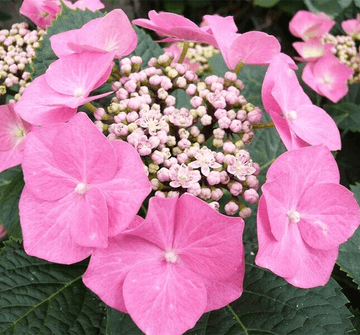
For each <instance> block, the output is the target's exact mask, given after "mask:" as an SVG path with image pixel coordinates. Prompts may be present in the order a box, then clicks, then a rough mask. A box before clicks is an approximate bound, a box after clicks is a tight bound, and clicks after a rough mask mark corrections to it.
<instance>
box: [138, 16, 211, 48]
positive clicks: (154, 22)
mask: <svg viewBox="0 0 360 335" xmlns="http://www.w3.org/2000/svg"><path fill="white" fill-rule="evenodd" d="M148 15H149V19H150V20H147V19H136V20H133V21H132V23H133V24H136V25H137V26H140V27H143V28H146V29H150V30H153V31H155V32H157V33H158V34H159V35H160V36H164V35H165V36H169V38H166V39H164V40H162V41H163V42H165V41H166V42H171V41H183V40H188V41H194V42H199V43H207V44H211V45H213V46H215V47H217V43H216V41H215V38H214V36H213V35H212V34H210V33H209V32H207V30H208V27H201V28H200V27H198V26H197V25H196V24H195V23H194V22H192V21H190V20H189V19H187V18H185V17H183V16H182V15H178V14H173V13H167V12H160V13H157V12H156V11H155V10H151V11H150V12H149V14H148Z"/></svg>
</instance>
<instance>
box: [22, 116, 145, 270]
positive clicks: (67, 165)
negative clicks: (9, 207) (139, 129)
mask: <svg viewBox="0 0 360 335" xmlns="http://www.w3.org/2000/svg"><path fill="white" fill-rule="evenodd" d="M22 167H23V171H24V179H25V188H24V190H23V193H22V195H21V199H20V203H19V209H20V223H21V227H22V232H23V237H24V248H25V251H26V252H27V253H28V254H29V255H32V256H36V257H39V258H43V259H46V260H48V261H51V262H57V263H63V264H70V263H75V262H78V261H80V260H82V259H84V258H86V257H88V256H89V255H90V254H91V251H92V250H93V249H94V248H106V247H107V246H108V237H111V236H115V235H117V234H119V233H120V232H121V231H123V230H124V229H126V228H127V226H128V225H129V223H130V222H131V221H132V220H133V218H134V216H135V215H136V213H137V211H138V210H139V208H140V206H141V203H142V202H143V200H144V199H145V197H146V196H147V195H148V194H149V193H150V190H151V188H150V182H149V180H148V178H147V176H146V174H145V171H144V166H143V163H142V161H141V159H140V157H139V155H138V153H137V152H136V150H135V149H134V148H133V147H132V146H131V145H130V144H128V143H126V142H123V141H114V142H109V140H108V139H107V138H106V137H105V136H104V135H103V134H101V133H100V132H99V130H98V129H97V128H96V126H95V125H94V124H93V123H92V122H91V120H90V119H89V118H88V117H87V115H86V114H85V113H78V114H77V115H76V116H74V117H73V118H72V119H71V120H70V121H69V122H68V123H66V124H56V125H52V126H48V127H41V128H37V129H35V130H33V131H32V132H31V133H30V134H29V135H28V139H27V143H26V147H25V149H24V159H23V165H22Z"/></svg>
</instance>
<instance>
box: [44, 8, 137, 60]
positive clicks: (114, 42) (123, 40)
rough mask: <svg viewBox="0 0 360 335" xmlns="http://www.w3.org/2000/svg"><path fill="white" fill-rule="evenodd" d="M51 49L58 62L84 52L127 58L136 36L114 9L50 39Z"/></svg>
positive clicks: (124, 18) (135, 43)
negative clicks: (111, 53) (103, 53)
mask: <svg viewBox="0 0 360 335" xmlns="http://www.w3.org/2000/svg"><path fill="white" fill-rule="evenodd" d="M50 42H51V47H52V49H53V50H54V52H55V54H56V55H57V56H58V57H59V58H61V57H64V56H67V55H70V54H73V53H81V52H84V51H96V52H114V53H115V54H114V57H115V58H121V57H123V56H126V55H128V54H129V53H131V52H132V51H134V49H135V48H136V45H137V35H136V32H135V30H134V28H133V27H132V26H131V23H130V21H129V19H128V17H127V16H126V14H125V13H124V11H123V10H121V9H114V10H113V11H111V12H110V13H108V14H107V15H105V16H104V17H102V18H97V19H94V20H91V21H89V22H88V23H86V24H84V25H83V26H82V27H81V28H80V29H73V30H68V31H66V32H63V33H59V34H56V35H53V36H51V37H50Z"/></svg>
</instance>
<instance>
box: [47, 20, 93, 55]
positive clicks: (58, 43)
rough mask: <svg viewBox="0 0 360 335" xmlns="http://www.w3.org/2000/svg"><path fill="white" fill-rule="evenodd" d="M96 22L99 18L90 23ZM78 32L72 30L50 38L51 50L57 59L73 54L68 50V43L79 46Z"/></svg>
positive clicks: (77, 30)
mask: <svg viewBox="0 0 360 335" xmlns="http://www.w3.org/2000/svg"><path fill="white" fill-rule="evenodd" d="M98 20H100V18H98V19H94V20H92V21H90V22H94V21H96V22H98ZM94 23H95V22H94ZM96 24H97V23H96ZM78 32H79V29H72V30H68V31H65V32H63V33H59V34H56V35H52V36H50V43H51V48H52V49H53V51H54V52H55V54H56V56H58V57H59V58H63V57H65V56H68V55H71V54H72V53H74V51H73V50H72V49H70V48H69V43H74V44H75V45H77V44H79V33H78Z"/></svg>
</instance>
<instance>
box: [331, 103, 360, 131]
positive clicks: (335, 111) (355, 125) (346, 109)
mask: <svg viewBox="0 0 360 335" xmlns="http://www.w3.org/2000/svg"><path fill="white" fill-rule="evenodd" d="M325 109H326V111H327V112H328V113H329V114H330V115H331V116H332V118H333V119H334V121H335V122H336V124H337V125H338V127H339V128H341V129H343V130H346V131H349V130H350V131H354V132H360V107H359V106H357V105H355V104H353V103H351V102H342V103H339V104H333V105H326V106H325Z"/></svg>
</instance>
